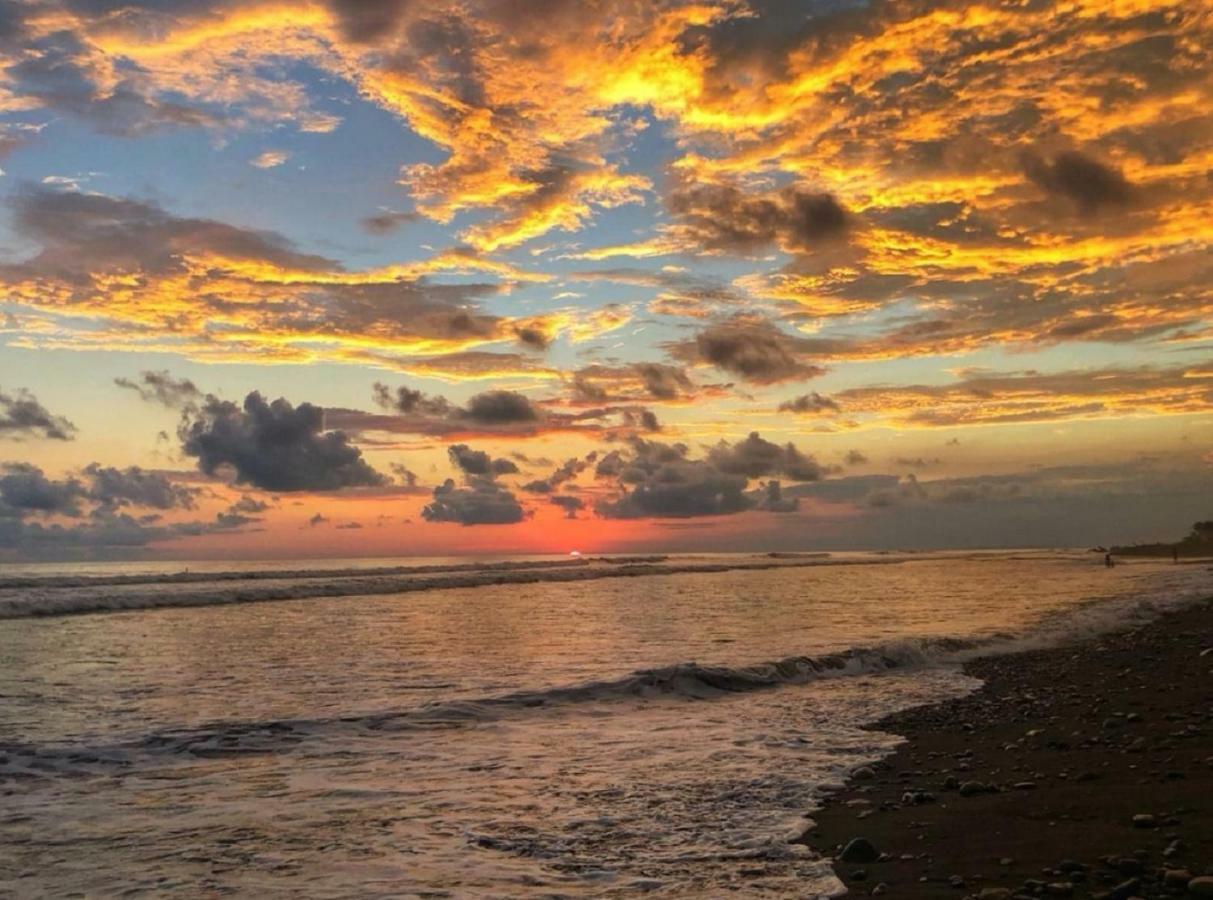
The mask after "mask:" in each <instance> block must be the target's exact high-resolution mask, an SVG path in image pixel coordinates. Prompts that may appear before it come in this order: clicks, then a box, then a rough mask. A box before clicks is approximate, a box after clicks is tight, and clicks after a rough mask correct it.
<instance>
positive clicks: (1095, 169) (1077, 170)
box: [1023, 150, 1134, 213]
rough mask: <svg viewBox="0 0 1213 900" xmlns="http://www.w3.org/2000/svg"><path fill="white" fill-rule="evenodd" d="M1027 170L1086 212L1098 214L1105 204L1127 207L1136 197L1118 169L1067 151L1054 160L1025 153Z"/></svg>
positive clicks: (1045, 186)
mask: <svg viewBox="0 0 1213 900" xmlns="http://www.w3.org/2000/svg"><path fill="white" fill-rule="evenodd" d="M1023 165H1024V171H1025V172H1026V173H1027V176H1028V177H1029V178H1031V179H1032V181H1034V182H1035V183H1036V184H1038V185H1039V186H1040V187H1042V188H1044V189H1045V190H1046V191H1048V192H1049V193H1050V194H1057V195H1060V196H1063V197H1065V198H1067V199H1069V200H1071V201H1072V202H1073V203H1074V204H1075V205H1077V206H1078V208H1079V210H1081V211H1082V212H1084V213H1095V212H1098V211H1099V210H1100V209H1102V208H1103V207H1108V206H1124V205H1125V204H1126V203H1128V202H1129V201H1130V200H1132V199H1133V194H1134V191H1133V186H1132V185H1130V184H1129V182H1128V181H1126V180H1125V177H1124V175H1122V174H1121V173H1120V172H1119V171H1118V170H1116V169H1114V168H1112V167H1111V166H1109V165H1107V164H1105V163H1102V162H1099V161H1098V160H1095V159H1092V158H1091V157H1089V156H1084V155H1083V154H1082V153H1079V152H1078V151H1076V150H1068V151H1066V152H1064V153H1059V154H1057V155H1056V156H1055V157H1053V159H1052V161H1048V160H1045V159H1043V158H1042V157H1040V156H1038V155H1036V154H1031V153H1029V154H1025V156H1024V158H1023Z"/></svg>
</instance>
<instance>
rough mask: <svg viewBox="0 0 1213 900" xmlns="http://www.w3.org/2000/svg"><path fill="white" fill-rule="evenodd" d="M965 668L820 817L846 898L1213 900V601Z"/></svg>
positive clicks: (891, 721) (817, 841) (895, 723)
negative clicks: (955, 688) (894, 747)
mask: <svg viewBox="0 0 1213 900" xmlns="http://www.w3.org/2000/svg"><path fill="white" fill-rule="evenodd" d="M966 671H967V672H968V673H970V674H972V675H974V676H976V677H978V678H981V679H982V680H983V681H984V682H985V684H984V686H983V687H982V688H981V689H980V690H978V691H977V692H976V693H974V694H972V695H970V696H968V697H965V698H962V699H960V700H954V701H950V702H947V703H943V704H940V705H938V706H931V707H924V708H920V709H914V710H909V711H907V712H905V713H901V714H898V715H895V716H892V717H890V718H888V719H886V720H884V721H882V722H880V723H877V724H876V725H874V726H873V727H874V728H878V729H880V730H882V731H889V732H893V733H896V734H900V735H904V736H905V737H906V738H907V742H906V743H905V744H904V745H902V747H900V748H899V749H898V751H897V752H896V753H894V754H893V755H892V756H890V757H888V758H886V759H885V760H883V761H881V762H880V763H878V764H876V765H873V766H871V767H868V768H867V769H863V770H860V771H859V772H857V773H856V777H855V778H853V779H852V781H851V783H850V784H849V785H848V786H847V787H846V788H844V789H843V790H841V791H840V792H838V793H836V794H834V795H833V796H831V797H830V798H829V799H828V801H827V803H826V806H825V807H824V808H823V809H822V810H820V811H819V812H818V813H817V814H815V815H814V819H815V820H816V821H817V827H816V829H815V830H814V831H813V832H812V833H811V834H809V835H807V836H806V841H807V842H808V843H809V844H810V845H812V846H813V847H815V848H816V849H817V850H819V851H820V852H821V853H823V854H824V855H826V856H828V857H831V858H833V859H835V860H836V862H835V868H836V870H837V872H838V875H839V877H840V878H841V879H842V880H843V882H844V883H845V884H846V885H847V887H848V889H849V891H850V893H851V895H852V896H867V895H877V896H888V897H893V898H903V897H905V898H920V897H956V898H964V897H983V898H989V900H996V898H1000V897H1001V898H1010V897H1042V896H1043V897H1065V896H1074V897H1106V898H1118V900H1128V898H1132V897H1141V898H1153V897H1197V896H1199V897H1206V896H1207V897H1213V600H1210V601H1206V602H1205V603H1204V604H1202V605H1201V606H1199V607H1197V608H1193V609H1189V610H1186V611H1184V612H1180V613H1176V614H1172V615H1169V616H1165V617H1163V618H1161V619H1159V620H1157V621H1155V622H1153V623H1152V624H1149V625H1147V626H1144V627H1138V628H1134V629H1132V630H1128V631H1122V632H1118V633H1115V634H1111V635H1107V636H1104V637H1102V638H1098V639H1094V640H1089V641H1086V642H1084V643H1081V644H1075V645H1070V646H1066V647H1061V648H1056V649H1050V650H1041V651H1031V652H1028V653H1022V654H1017V655H1013V656H1003V657H991V658H985V659H978V660H975V661H973V662H972V663H970V664H969V665H967V666H966ZM855 839H861V841H860V842H858V843H856V844H854V845H851V846H850V848H849V850H847V849H846V848H847V846H848V845H849V844H851V842H852V841H853V840H855ZM865 841H866V842H868V843H869V844H870V847H869V846H865V844H864V843H863V842H865ZM865 851H866V852H865ZM873 853H875V854H878V858H875V859H873V858H872V857H873Z"/></svg>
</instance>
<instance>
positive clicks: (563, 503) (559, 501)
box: [548, 494, 585, 519]
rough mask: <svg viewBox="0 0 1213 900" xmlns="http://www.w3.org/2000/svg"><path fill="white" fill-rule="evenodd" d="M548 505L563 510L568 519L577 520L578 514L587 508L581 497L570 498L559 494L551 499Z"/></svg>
mask: <svg viewBox="0 0 1213 900" xmlns="http://www.w3.org/2000/svg"><path fill="white" fill-rule="evenodd" d="M548 503H551V504H552V505H553V506H559V507H560V508H561V509H563V510H564V515H565V518H566V519H576V518H577V513H578V512H579V511H581V510H582V509H584V508H585V501H584V500H582V499H581V498H580V497H570V496H569V495H568V494H558V495H556V496H554V497H549V498H548Z"/></svg>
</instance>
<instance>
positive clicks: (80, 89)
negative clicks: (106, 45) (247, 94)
mask: <svg viewBox="0 0 1213 900" xmlns="http://www.w3.org/2000/svg"><path fill="white" fill-rule="evenodd" d="M6 5H7V6H12V4H6ZM30 6H31V8H32V7H34V6H36V4H30ZM6 17H7V18H8V23H7V24H6V25H5V26H4V34H3V35H0V41H3V43H4V44H6V45H8V49H10V52H11V53H12V55H11V56H10V60H12V59H15V60H16V61H13V62H11V63H10V64H9V65H8V66H7V67H6V69H5V76H6V87H7V89H8V90H9V91H10V92H11V93H12V94H14V95H17V96H20V97H22V98H24V100H25V102H27V103H30V104H32V105H37V106H41V107H43V108H46V109H50V110H53V111H55V112H58V113H62V114H66V115H70V116H75V117H77V118H80V119H83V120H85V121H87V122H88V123H89V124H90V125H92V126H93V127H94V128H96V129H97V130H98V131H100V132H102V133H103V134H112V135H118V136H124V137H130V136H137V135H141V134H147V133H149V132H152V131H157V130H159V129H163V128H173V127H182V126H185V127H197V126H213V125H217V124H219V123H220V122H221V121H222V118H223V116H222V112H221V111H220V109H219V108H218V107H217V106H213V107H212V106H207V105H203V104H187V103H182V102H179V101H177V100H170V99H166V98H163V97H158V96H157V91H156V90H155V89H154V88H153V87H152V86H151V85H150V84H149V82H148V79H146V78H145V77H143V76H142V73H140V72H139V71H138V70H136V69H134V68H132V67H122V66H110V65H107V63H106V62H105V61H104V60H103V59H101V57H100V54H98V53H97V52H96V51H95V49H94V48H93V47H91V46H90V45H89V44H87V43H86V42H85V41H84V39H83V38H82V37H80V36H78V35H76V34H73V33H72V32H71V31H68V30H66V29H62V30H56V31H53V32H50V33H43V34H39V35H37V36H34V35H32V34H31V33H30V32H29V31H28V30H27V29H26V28H25V27H24V24H23V23H18V22H17V21H16V20H15V19H14V18H12V17H11V16H6Z"/></svg>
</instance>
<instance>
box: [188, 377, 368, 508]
mask: <svg viewBox="0 0 1213 900" xmlns="http://www.w3.org/2000/svg"><path fill="white" fill-rule="evenodd" d="M179 436H180V438H181V449H182V452H184V453H185V454H186V455H187V456H193V457H196V458H197V460H198V468H199V469H200V470H201V471H202V472H204V473H206V474H207V475H215V474H216V473H218V472H219V471H220V470H224V469H230V470H231V471H232V472H233V475H234V479H235V481H236V483H238V484H251V485H253V486H255V487H259V488H262V489H264V490H270V491H332V490H339V489H341V488H349V487H371V486H379V485H382V484H384V483H385V481H386V479H385V478H384V476H383V475H381V474H379V473H378V472H376V471H375V470H374V469H372V468H371V467H370V466H369V465H368V464H367V463H366V461H365V460H364V459H363V458H362V452H361V451H360V450H359V449H358V448H357V447H354V446H353V445H351V444H350V442H349V439H348V437H347V436H346V435H345V434H344V433H343V432H340V431H326V430H325V428H324V411H323V410H321V409H320V408H319V407H317V406H313V405H312V404H310V403H301V404H299V406H298V407H294V406H292V405H291V404H290V403H288V402H287V401H286V400H284V399H281V398H280V399H278V400H275V401H274V402H273V403H267V402H266V401H265V399H264V398H262V396H261V394H259V393H258V392H256V391H253V392H252V393H250V394H249V395H248V396H247V397H245V399H244V404H243V406H237V405H236V404H235V403H232V402H230V401H226V400H219V399H217V398H215V397H209V396H208V397H207V399H206V401H205V403H203V404H202V406H201V408H200V409H199V410H198V412H197V413H196V415H195V416H194V417H192V418H190V419H188V420H187V421H185V422H183V423H182V425H181V428H180V430H179Z"/></svg>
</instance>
